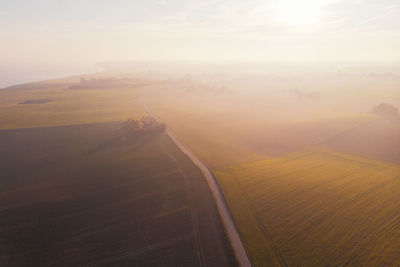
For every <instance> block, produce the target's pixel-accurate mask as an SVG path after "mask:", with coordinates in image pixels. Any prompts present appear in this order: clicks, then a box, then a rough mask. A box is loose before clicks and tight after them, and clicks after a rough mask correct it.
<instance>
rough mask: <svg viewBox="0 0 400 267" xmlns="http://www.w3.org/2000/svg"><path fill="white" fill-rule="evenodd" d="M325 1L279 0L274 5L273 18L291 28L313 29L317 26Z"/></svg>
mask: <svg viewBox="0 0 400 267" xmlns="http://www.w3.org/2000/svg"><path fill="white" fill-rule="evenodd" d="M326 2H327V1H323V0H302V1H299V0H279V2H278V3H277V5H276V11H275V14H276V17H275V20H276V21H277V22H278V23H279V24H281V25H284V26H288V27H291V28H296V29H303V30H307V29H314V28H316V27H318V24H319V21H320V18H321V9H322V7H323V5H324V4H326Z"/></svg>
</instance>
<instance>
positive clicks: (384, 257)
mask: <svg viewBox="0 0 400 267" xmlns="http://www.w3.org/2000/svg"><path fill="white" fill-rule="evenodd" d="M216 174H217V176H218V178H219V180H220V182H221V184H222V188H223V191H224V194H225V196H226V197H227V200H228V203H229V204H230V207H231V210H232V212H233V215H234V218H235V220H236V222H237V224H238V226H239V230H240V232H241V234H242V236H243V237H244V241H245V244H246V246H247V248H248V250H249V252H250V256H251V257H252V259H253V260H254V262H255V265H257V266H265V265H271V264H274V263H275V264H279V263H280V264H287V265H289V266H299V265H301V266H342V265H352V266H366V265H369V266H378V265H380V266H382V265H386V266H397V265H399V264H400V253H399V249H400V224H399V213H398V211H399V209H400V195H399V192H400V166H399V165H394V164H389V163H384V162H380V161H374V160H369V159H365V158H361V157H355V156H351V155H347V154H342V153H336V152H332V151H330V150H326V149H321V148H310V149H306V150H303V151H301V152H297V153H292V154H289V155H287V156H284V157H279V158H271V159H268V160H263V161H256V162H250V163H243V164H238V165H233V166H230V167H227V168H224V169H220V170H218V171H217V172H216Z"/></svg>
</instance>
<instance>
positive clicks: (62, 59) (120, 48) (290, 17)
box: [0, 0, 400, 71]
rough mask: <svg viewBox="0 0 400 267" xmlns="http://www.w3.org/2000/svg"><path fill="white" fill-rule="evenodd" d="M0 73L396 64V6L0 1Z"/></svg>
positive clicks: (399, 35)
mask: <svg viewBox="0 0 400 267" xmlns="http://www.w3.org/2000/svg"><path fill="white" fill-rule="evenodd" d="M0 43H1V46H0V58H1V62H0V71H1V70H2V69H3V70H4V69H9V70H11V69H18V68H20V67H21V66H38V65H40V66H52V67H54V68H57V67H59V68H61V66H67V65H68V66H80V67H83V66H86V65H85V64H93V63H95V62H102V61H126V60H129V61H132V60H157V61H159V60H178V61H211V62H213V61H245V62H247V61H263V62H264V61H267V62H268V61H336V60H337V61H341V60H342V61H399V60H400V49H399V47H400V1H399V0H301V1H300V0H251V1H250V0H225V1H221V0H203V1H201V0H129V1H128V0H113V1H111V0H108V1H107V0H79V1H78V0H57V1H54V0H35V1H32V0H12V1H10V0H0Z"/></svg>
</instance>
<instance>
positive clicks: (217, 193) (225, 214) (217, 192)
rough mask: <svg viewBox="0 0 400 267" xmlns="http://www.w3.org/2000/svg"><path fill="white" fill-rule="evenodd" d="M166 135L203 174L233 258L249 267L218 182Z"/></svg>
mask: <svg viewBox="0 0 400 267" xmlns="http://www.w3.org/2000/svg"><path fill="white" fill-rule="evenodd" d="M139 103H140V104H141V105H142V106H143V108H144V109H145V110H146V112H147V113H148V114H149V115H150V116H152V117H153V118H155V119H156V120H159V119H158V118H157V117H156V116H155V115H154V114H153V113H152V112H151V110H150V109H149V108H148V107H147V106H146V104H144V103H143V102H141V101H139ZM166 132H167V134H168V136H169V137H170V138H171V139H172V140H173V141H174V143H175V144H176V146H177V147H178V148H179V149H180V150H181V151H182V152H183V153H185V155H186V156H187V157H188V158H190V159H191V160H192V161H193V163H194V164H196V165H197V166H198V167H199V168H200V170H201V171H202V172H203V174H204V176H205V178H206V180H207V183H208V185H209V186H210V189H211V191H212V193H213V195H214V199H215V201H216V204H217V207H218V211H219V214H220V215H221V218H222V221H223V222H224V225H225V229H226V232H227V234H228V237H229V239H230V241H231V244H232V248H233V251H234V252H235V256H236V258H237V260H238V262H239V264H240V266H243V267H247V266H251V264H250V260H249V258H248V257H247V253H246V250H245V249H244V247H243V244H242V241H241V239H240V237H239V233H238V231H237V229H236V226H235V223H234V221H233V218H232V215H231V213H230V211H229V208H228V204H227V203H226V201H225V198H224V196H223V193H222V191H221V189H220V188H219V185H218V182H217V181H216V178H215V177H214V175H213V174H212V173H211V171H210V170H209V169H208V167H207V166H206V165H205V164H204V163H202V162H201V161H200V160H199V159H198V158H197V157H196V156H195V155H194V154H193V153H192V152H190V150H189V149H187V148H186V147H185V146H184V145H183V144H182V143H181V142H180V141H179V140H178V139H177V138H176V136H175V135H174V134H173V133H172V132H171V131H170V130H169V129H167V131H166Z"/></svg>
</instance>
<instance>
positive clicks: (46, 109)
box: [0, 81, 146, 129]
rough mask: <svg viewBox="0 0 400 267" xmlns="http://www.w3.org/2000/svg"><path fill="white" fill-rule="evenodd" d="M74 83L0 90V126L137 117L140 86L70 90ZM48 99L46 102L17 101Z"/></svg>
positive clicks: (2, 127) (139, 107) (80, 122)
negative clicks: (29, 103)
mask: <svg viewBox="0 0 400 267" xmlns="http://www.w3.org/2000/svg"><path fill="white" fill-rule="evenodd" d="M73 84H75V83H72V82H71V83H65V82H63V81H60V82H58V83H57V82H56V81H54V82H52V83H35V84H28V85H24V86H19V87H16V88H11V89H3V90H0V129H12V128H26V127H43V126H61V125H72V124H84V123H93V122H108V121H120V120H126V119H128V118H131V117H135V118H140V117H141V116H142V115H145V114H146V113H145V112H144V110H143V109H142V108H141V106H140V105H138V104H137V102H136V98H137V95H138V91H139V90H140V88H137V87H133V88H132V89H131V90H129V89H122V88H118V87H117V88H113V87H110V88H103V89H99V90H94V89H88V90H85V89H76V90H73V89H69V85H73ZM35 99H49V100H51V101H50V102H49V103H45V104H31V105H23V104H20V103H21V102H24V101H26V100H35Z"/></svg>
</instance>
